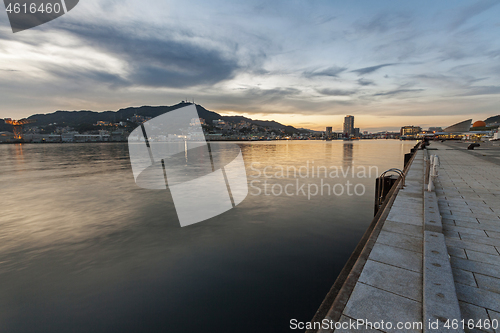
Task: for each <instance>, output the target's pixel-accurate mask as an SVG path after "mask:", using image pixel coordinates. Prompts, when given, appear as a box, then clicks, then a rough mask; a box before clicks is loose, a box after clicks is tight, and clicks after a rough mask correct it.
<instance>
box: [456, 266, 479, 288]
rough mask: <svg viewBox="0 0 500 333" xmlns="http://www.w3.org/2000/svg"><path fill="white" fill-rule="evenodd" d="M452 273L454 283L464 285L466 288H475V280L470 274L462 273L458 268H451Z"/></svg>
mask: <svg viewBox="0 0 500 333" xmlns="http://www.w3.org/2000/svg"><path fill="white" fill-rule="evenodd" d="M451 271H452V272H453V279H454V280H455V282H456V283H461V284H465V285H467V286H472V287H477V284H476V279H475V278H474V274H473V273H472V272H468V271H464V270H462V269H458V268H453V267H452V268H451Z"/></svg>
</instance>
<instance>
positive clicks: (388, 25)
mask: <svg viewBox="0 0 500 333" xmlns="http://www.w3.org/2000/svg"><path fill="white" fill-rule="evenodd" d="M411 19H412V15H411V14H410V13H406V12H383V13H380V14H377V15H375V16H374V17H373V18H372V19H371V20H368V21H365V22H358V23H356V24H355V27H356V29H357V30H358V31H359V32H363V33H370V34H371V33H385V32H388V31H393V30H396V29H401V28H405V27H407V26H408V24H409V21H410V20H411Z"/></svg>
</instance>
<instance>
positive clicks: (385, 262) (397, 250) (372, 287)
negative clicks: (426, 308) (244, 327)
mask: <svg viewBox="0 0 500 333" xmlns="http://www.w3.org/2000/svg"><path fill="white" fill-rule="evenodd" d="M423 172H424V161H423V151H418V152H417V156H416V157H415V160H414V161H413V163H412V165H411V168H410V169H409V171H408V174H407V177H406V186H405V188H404V189H401V190H400V191H399V193H398V195H397V197H396V200H395V201H394V203H393V206H392V208H391V211H390V213H389V215H388V217H387V219H386V221H385V223H384V225H383V228H382V230H381V232H380V234H379V236H378V238H377V240H376V243H375V245H374V247H373V249H372V250H371V253H370V255H369V257H368V260H367V262H366V264H365V266H364V268H363V271H362V272H361V275H360V277H359V280H358V282H357V283H356V285H355V287H354V289H353V291H352V294H351V295H350V298H349V300H348V302H347V304H346V306H345V308H344V310H343V313H342V317H341V319H340V321H341V322H346V321H347V322H349V321H352V320H356V319H362V320H367V321H369V322H381V321H384V322H386V323H387V322H391V323H394V324H395V323H396V322H405V323H420V322H422V294H423V291H422V262H423V258H422V253H423ZM351 331H352V330H342V329H337V330H335V332H351ZM354 331H356V332H379V331H377V330H365V329H362V330H354ZM384 331H387V332H400V331H401V330H398V329H395V328H393V329H392V330H384ZM404 331H407V332H421V331H422V330H421V329H419V328H418V326H417V327H415V328H411V329H408V330H404ZM319 332H330V331H329V330H324V331H323V330H320V331H319Z"/></svg>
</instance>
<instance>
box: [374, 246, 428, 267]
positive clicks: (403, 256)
mask: <svg viewBox="0 0 500 333" xmlns="http://www.w3.org/2000/svg"><path fill="white" fill-rule="evenodd" d="M369 259H371V260H375V261H379V262H382V263H385V264H389V265H393V266H396V267H401V268H405V269H409V270H411V271H414V272H418V273H420V272H422V254H421V253H417V252H413V251H409V250H403V249H400V248H396V247H393V246H388V245H384V244H379V243H376V244H375V246H374V247H373V249H372V251H371V253H370V256H369Z"/></svg>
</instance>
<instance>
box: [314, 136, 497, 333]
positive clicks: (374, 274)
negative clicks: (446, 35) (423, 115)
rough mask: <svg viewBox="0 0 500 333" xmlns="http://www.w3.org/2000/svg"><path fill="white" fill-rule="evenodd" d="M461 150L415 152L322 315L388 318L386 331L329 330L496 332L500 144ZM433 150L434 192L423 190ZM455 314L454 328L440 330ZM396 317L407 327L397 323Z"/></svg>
mask: <svg viewBox="0 0 500 333" xmlns="http://www.w3.org/2000/svg"><path fill="white" fill-rule="evenodd" d="M466 147H467V145H466V144H464V143H457V142H449V143H439V142H433V143H432V144H431V146H430V147H429V149H428V150H426V151H418V152H417V155H416V157H415V159H414V161H413V163H412V165H411V166H410V168H409V170H408V174H407V177H406V186H405V187H404V188H403V189H401V190H399V192H398V193H397V195H396V197H395V200H394V203H393V205H392V207H390V213H389V214H388V215H387V218H386V219H385V221H384V220H381V221H379V223H382V224H381V229H380V228H379V229H378V230H380V233H379V234H378V235H377V234H375V233H374V234H372V236H371V237H370V238H371V241H369V242H367V244H371V245H370V246H368V245H365V249H364V250H366V251H367V255H366V256H365V257H364V258H365V259H362V258H361V257H362V255H360V257H359V258H358V260H357V262H356V264H355V266H354V267H353V270H351V273H350V274H349V275H350V276H352V279H351V280H352V282H350V283H347V282H346V283H344V285H343V286H342V288H341V290H340V291H339V293H338V295H337V298H336V299H335V302H337V300H340V301H339V302H337V303H336V304H335V302H334V305H332V307H331V308H330V311H329V312H328V313H327V315H326V316H325V319H327V320H333V318H339V317H340V320H339V322H340V323H341V324H345V323H352V322H355V321H356V320H366V321H368V322H371V323H379V324H380V323H381V322H385V323H388V322H390V323H391V324H392V325H393V327H392V329H388V328H387V326H385V327H383V328H380V329H378V330H376V329H366V328H361V329H352V327H351V328H348V329H342V328H339V329H336V330H334V331H335V332H423V333H427V332H464V331H465V332H492V333H500V146H495V145H492V144H487V145H482V147H481V148H480V149H476V150H475V151H468V150H466ZM431 154H436V155H438V156H439V158H440V168H439V175H438V177H437V179H436V181H435V187H436V189H435V192H427V191H424V188H425V189H427V187H426V186H425V184H424V179H425V177H424V174H425V172H426V171H425V170H426V157H427V156H428V155H431ZM371 246H373V247H371ZM364 250H363V251H364ZM358 263H359V265H358ZM356 265H357V266H356ZM356 267H357V268H356ZM356 276H359V278H356ZM348 280H349V277H348V279H347V280H346V281H348ZM339 295H340V296H339ZM453 319H455V320H456V321H457V324H459V328H457V329H450V328H446V327H445V325H444V324H445V323H446V322H447V320H453ZM429 321H431V322H436V323H437V324H439V327H438V329H435V328H434V327H429V325H428V323H429ZM461 321H462V322H464V323H465V325H464V327H463V328H464V329H462V322H461ZM438 322H439V323H438ZM398 323H404V324H406V325H410V327H409V326H406V327H404V328H395V327H394V325H397V324H398ZM418 323H420V325H421V326H420V327H419V326H418ZM488 323H489V324H490V325H488ZM491 323H495V324H497V325H498V326H497V327H496V328H493V327H491ZM469 325H471V327H469ZM332 331H333V330H331V329H319V330H317V332H332Z"/></svg>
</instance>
